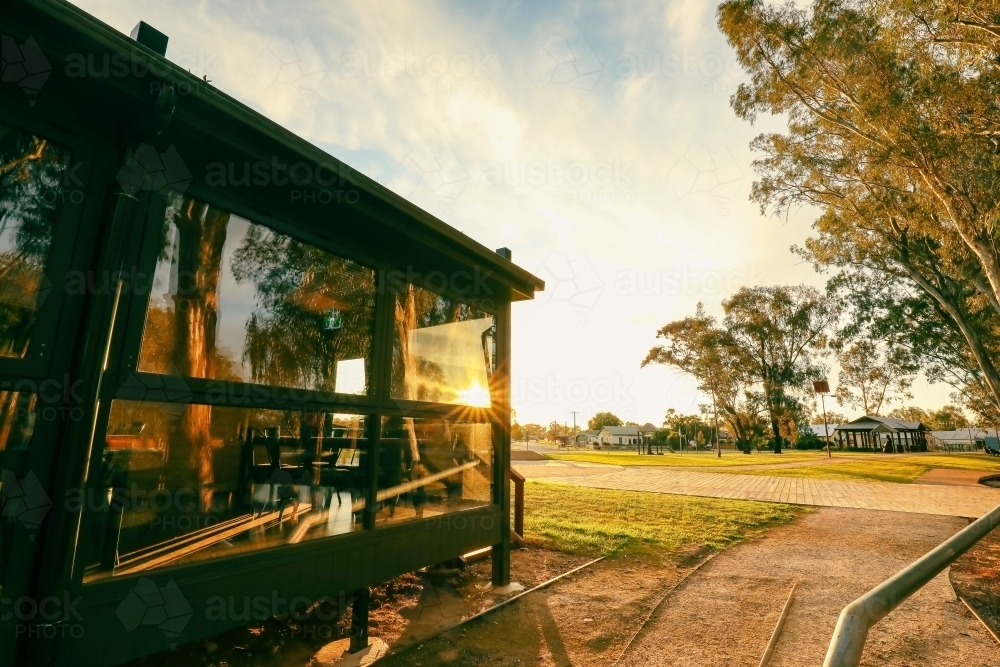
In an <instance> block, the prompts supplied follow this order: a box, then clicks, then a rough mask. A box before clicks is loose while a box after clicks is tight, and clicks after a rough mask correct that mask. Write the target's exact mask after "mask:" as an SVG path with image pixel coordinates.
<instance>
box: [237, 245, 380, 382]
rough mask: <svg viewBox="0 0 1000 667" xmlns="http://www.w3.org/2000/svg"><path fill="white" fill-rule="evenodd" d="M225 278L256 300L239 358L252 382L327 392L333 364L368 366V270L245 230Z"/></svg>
mask: <svg viewBox="0 0 1000 667" xmlns="http://www.w3.org/2000/svg"><path fill="white" fill-rule="evenodd" d="M232 271H233V276H234V277H235V278H236V280H237V282H240V283H246V282H252V283H253V285H254V288H255V290H256V293H257V300H258V308H257V309H255V310H254V312H253V314H252V315H251V317H250V320H249V321H248V322H247V336H246V347H245V348H244V352H243V360H244V361H245V362H246V363H248V364H249V366H250V373H251V379H252V381H254V382H259V383H263V384H268V385H278V386H286V387H307V388H310V389H316V390H319V391H325V392H332V391H334V389H335V388H336V380H337V377H336V376H337V361H339V360H343V359H357V358H364V359H366V360H367V359H368V357H369V354H370V350H371V340H372V338H371V337H372V330H371V327H372V322H373V320H374V312H375V274H374V271H372V270H371V269H368V268H366V267H363V266H361V265H359V264H356V263H355V262H352V261H350V260H347V259H342V258H340V257H336V256H334V255H331V254H330V253H328V252H325V251H323V250H321V249H319V248H316V247H314V246H310V245H307V244H304V243H300V242H298V241H296V240H295V239H292V238H289V237H287V236H284V235H281V234H276V233H274V232H271V231H269V230H266V229H264V228H262V227H259V226H257V225H251V227H250V230H249V231H248V232H247V235H246V237H245V238H244V240H243V243H242V245H241V246H240V247H239V249H237V250H236V252H235V253H233V260H232ZM332 311H339V312H340V316H341V321H340V323H339V324H340V326H339V327H337V328H332V327H329V328H328V327H326V326H325V325H326V322H325V318H327V316H328V314H329V313H331V312H332Z"/></svg>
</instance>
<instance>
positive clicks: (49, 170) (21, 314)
mask: <svg viewBox="0 0 1000 667" xmlns="http://www.w3.org/2000/svg"><path fill="white" fill-rule="evenodd" d="M68 164H69V153H68V152H67V151H65V150H63V149H61V148H57V147H56V146H54V145H53V144H51V143H50V142H49V141H47V140H45V139H41V138H39V137H35V136H32V135H30V134H26V133H24V132H19V131H17V130H15V129H13V128H11V127H10V126H8V125H5V124H3V123H2V122H0V357H17V358H22V357H25V356H26V355H27V354H28V347H29V345H30V343H31V338H32V334H33V333H34V326H35V319H36V316H37V313H38V308H39V306H40V304H41V301H42V298H43V296H44V295H45V294H46V292H47V291H48V289H49V288H50V287H51V285H49V284H48V283H47V280H46V278H45V262H46V260H47V259H48V256H49V248H50V246H51V245H52V234H53V230H54V228H55V224H56V219H57V218H58V215H59V208H60V203H61V202H62V200H63V195H64V182H63V181H64V178H63V176H64V173H65V172H66V168H67V166H68Z"/></svg>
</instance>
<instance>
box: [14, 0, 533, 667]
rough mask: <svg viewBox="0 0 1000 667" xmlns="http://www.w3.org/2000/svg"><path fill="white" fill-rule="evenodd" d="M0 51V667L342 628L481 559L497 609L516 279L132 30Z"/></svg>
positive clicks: (27, 19) (50, 31)
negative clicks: (283, 606)
mask: <svg viewBox="0 0 1000 667" xmlns="http://www.w3.org/2000/svg"><path fill="white" fill-rule="evenodd" d="M0 32H2V47H3V48H2V51H3V77H2V82H0V470H2V486H0V493H2V498H0V499H2V503H3V505H2V512H0V585H2V588H0V599H2V601H3V602H2V605H0V633H2V635H0V665H2V666H6V665H13V664H30V665H43V664H54V665H87V666H88V667H90V666H98V665H113V664H118V663H121V662H124V661H127V660H130V659H133V658H136V657H139V656H142V655H146V654H149V653H153V652H156V651H159V650H162V649H164V648H167V647H168V646H171V645H175V644H181V643H186V642H189V641H193V640H195V639H198V638H201V637H205V636H208V635H211V634H215V633H218V632H220V631H223V630H226V629H228V628H232V627H236V626H239V625H244V624H246V623H248V622H249V620H250V616H248V615H246V614H244V613H242V612H240V610H244V611H246V610H245V605H244V601H248V600H262V599H266V600H272V599H274V598H275V596H277V597H278V598H280V599H282V600H287V601H289V604H293V603H296V600H298V602H297V604H299V605H300V606H301V605H308V604H310V603H311V601H315V600H317V599H319V598H321V597H331V598H334V599H338V598H339V599H347V600H350V599H352V598H354V599H357V600H360V601H361V603H360V604H361V606H362V608H363V606H364V604H363V603H364V600H365V599H366V591H367V587H368V586H371V585H373V584H376V583H379V582H382V581H385V580H387V579H389V578H391V577H394V576H396V575H398V574H400V573H402V572H407V571H411V570H414V569H417V568H420V567H422V566H427V565H431V564H434V563H439V562H442V561H446V560H449V559H452V558H454V557H456V556H458V555H460V554H463V553H467V552H469V551H472V550H474V549H478V548H482V547H488V546H492V547H493V568H494V570H493V571H494V581H495V583H497V584H500V585H502V584H505V583H507V580H508V578H509V545H510V541H509V540H510V529H509V457H510V447H509V444H510V443H509V431H510V404H509V393H510V392H509V389H510V379H509V374H508V371H509V368H510V349H511V345H510V312H511V302H514V301H521V300H526V299H531V298H533V295H534V293H535V291H536V290H539V289H542V288H543V286H544V285H543V283H542V281H541V280H539V279H538V278H536V277H535V276H533V275H531V274H529V273H528V272H526V271H524V270H522V269H520V268H518V267H517V266H516V265H514V264H513V263H512V262H511V261H510V253H509V252H508V251H506V250H503V249H502V250H500V251H497V252H492V251H489V250H487V248H485V247H483V246H482V245H480V244H478V243H476V242H474V241H472V240H471V239H469V238H468V237H466V236H465V235H463V234H461V233H459V232H457V231H456V230H454V229H453V228H451V227H449V226H448V225H446V224H444V223H443V222H441V221H440V220H438V219H436V218H434V217H433V216H431V215H429V214H428V213H426V212H424V211H422V210H421V209H419V208H417V207H416V206H413V205H412V204H410V203H409V202H407V201H405V200H404V199H402V198H400V197H399V196H397V195H395V194H394V193H392V192H390V191H389V190H387V189H386V188H384V187H382V186H380V185H379V184H378V183H376V182H374V181H372V180H370V179H368V178H366V177H365V176H364V175H362V174H361V173H359V172H357V171H355V170H354V169H351V168H350V167H348V166H346V165H345V164H343V163H341V162H340V161H338V160H337V159H335V158H333V157H331V156H330V155H328V154H326V153H324V152H323V151H321V150H319V149H318V148H316V147H314V146H312V145H310V144H309V143H307V142H305V141H303V140H302V139H300V138H298V137H296V136H294V135H293V134H292V133H290V132H288V131H287V130H285V129H283V128H281V127H279V126H277V125H276V124H274V123H273V122H271V121H269V120H267V119H266V118H264V117H262V116H261V115H259V114H257V113H255V112H253V111H251V110H250V109H248V108H247V107H245V106H243V105H242V104H240V103H239V102H237V101H235V100H233V99H232V98H230V97H228V96H226V95H225V94H223V93H221V92H219V91H218V90H216V89H215V88H213V87H212V85H211V83H210V82H207V81H204V80H202V79H199V78H197V77H195V76H193V75H191V74H189V73H188V72H186V71H184V70H183V69H181V68H179V67H177V66H175V65H173V64H172V63H170V61H169V60H167V59H166V58H165V57H164V55H165V53H166V46H167V38H166V36H164V35H161V34H160V33H158V32H156V31H155V30H152V29H151V28H149V27H148V26H145V25H144V24H140V26H138V27H137V30H136V31H135V32H134V34H133V39H130V38H129V37H127V36H125V35H122V34H120V33H118V32H116V31H114V30H112V29H111V28H109V27H108V26H106V25H104V24H102V23H100V22H99V21H97V20H95V19H93V18H92V17H90V16H88V15H87V14H85V13H84V12H82V11H80V10H79V9H77V8H75V7H73V6H72V5H70V4H68V3H65V2H62V1H61V0H9V1H6V2H4V3H3V4H2V5H0ZM234 607H235V609H236V611H235V612H230V610H231V609H233V608H234ZM213 609H214V610H215V613H212V610H213ZM220 609H221V612H222V613H219V612H220ZM362 611H363V609H362Z"/></svg>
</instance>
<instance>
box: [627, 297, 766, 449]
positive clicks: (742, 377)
mask: <svg viewBox="0 0 1000 667" xmlns="http://www.w3.org/2000/svg"><path fill="white" fill-rule="evenodd" d="M656 337H657V338H660V339H662V340H663V343H662V344H660V345H656V346H654V347H653V348H652V349H650V351H649V354H647V355H646V358H645V359H644V360H643V362H642V366H646V365H648V364H663V365H666V366H672V367H674V368H676V369H678V370H680V371H682V372H684V373H686V374H688V375H691V376H692V377H693V378H694V379H695V380H696V381H697V382H698V388H699V389H700V390H701V391H703V392H705V393H706V394H708V395H710V396H712V397H713V400H714V402H715V406H716V408H717V409H718V410H719V412H720V415H721V417H722V420H723V422H724V423H726V424H727V425H728V426H729V427H730V428H732V430H733V434H734V435H735V438H736V445H737V447H738V448H739V449H741V450H742V451H743V452H744V453H746V454H749V453H750V445H751V443H752V441H753V439H754V438H755V437H756V436H759V435H760V434H761V432H762V428H761V426H762V423H761V413H762V410H763V395H762V393H761V392H760V391H759V390H755V386H754V384H755V380H754V379H753V378H752V377H751V376H749V375H748V374H747V373H745V372H744V370H743V369H744V367H743V365H742V364H741V363H740V355H739V353H738V351H737V350H735V349H734V348H733V346H732V340H731V339H730V338H729V336H727V334H726V332H725V331H724V330H723V329H721V328H720V327H719V326H718V324H717V323H716V320H715V318H714V317H711V316H710V315H707V314H706V313H705V309H704V306H703V305H702V304H700V303H699V304H698V307H697V310H696V311H695V314H694V316H692V317H686V318H684V319H681V320H677V321H674V322H669V323H667V324H666V325H664V326H663V327H662V328H661V329H660V330H659V331H657V333H656ZM667 421H668V422H670V424H671V425H673V422H674V421H675V415H673V411H672V410H671V411H669V412H668V415H667Z"/></svg>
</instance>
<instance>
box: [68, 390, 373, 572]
mask: <svg viewBox="0 0 1000 667" xmlns="http://www.w3.org/2000/svg"><path fill="white" fill-rule="evenodd" d="M367 442H368V440H367V437H366V431H365V418H364V416H359V415H347V414H334V413H318V412H305V411H301V410H256V409H248V408H233V407H219V406H208V405H195V404H192V405H178V404H169V403H168V404H152V403H141V402H132V401H114V403H113V404H112V407H111V417H110V421H109V424H108V430H107V435H106V441H105V448H104V453H103V465H102V469H101V477H100V479H99V480H98V482H97V483H96V484H92V485H91V490H90V492H89V493H90V495H89V496H88V497H87V498H81V499H80V501H81V502H86V503H87V504H88V506H89V507H88V509H90V511H92V512H93V513H94V514H93V520H92V521H91V530H90V533H89V535H88V536H87V537H86V540H87V547H88V553H89V556H88V557H87V559H86V570H85V574H84V581H93V580H95V579H100V578H102V577H107V576H112V575H122V574H134V573H137V572H144V571H148V570H152V569H155V568H157V567H163V566H167V565H179V564H184V563H190V562H194V561H198V560H206V559H211V558H216V557H220V556H226V555H231V554H238V553H244V552H247V551H254V550H258V549H265V548H269V547H274V546H278V545H282V544H295V543H298V542H301V541H304V540H310V539H316V538H320V537H326V536H329V535H338V534H342V533H348V532H351V531H354V530H360V529H361V528H362V524H363V522H362V520H361V512H362V511H363V510H364V498H365V494H364V493H363V491H362V489H364V488H365V486H366V480H367V477H366V472H365V471H366V470H367V465H368V460H367ZM95 494H96V495H95Z"/></svg>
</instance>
